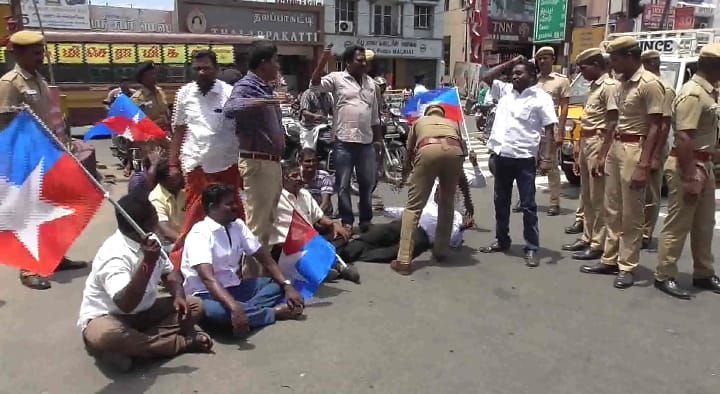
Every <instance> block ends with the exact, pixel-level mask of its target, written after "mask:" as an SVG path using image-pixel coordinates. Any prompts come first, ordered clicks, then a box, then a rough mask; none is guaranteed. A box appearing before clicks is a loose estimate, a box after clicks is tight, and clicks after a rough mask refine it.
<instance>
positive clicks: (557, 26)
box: [533, 0, 568, 44]
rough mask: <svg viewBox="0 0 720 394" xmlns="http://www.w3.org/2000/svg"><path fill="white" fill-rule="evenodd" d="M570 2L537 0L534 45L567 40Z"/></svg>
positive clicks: (566, 0) (564, 0)
mask: <svg viewBox="0 0 720 394" xmlns="http://www.w3.org/2000/svg"><path fill="white" fill-rule="evenodd" d="M567 4H568V0H537V2H536V3H535V30H534V32H533V42H534V43H538V44H541V43H544V42H559V41H564V40H565V30H566V29H567Z"/></svg>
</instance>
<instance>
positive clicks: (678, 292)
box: [655, 279, 692, 300]
mask: <svg viewBox="0 0 720 394" xmlns="http://www.w3.org/2000/svg"><path fill="white" fill-rule="evenodd" d="M655 288H656V289H658V290H660V291H662V292H663V293H665V294H667V295H671V296H673V297H675V298H680V299H682V300H689V299H691V298H692V295H691V294H690V292H689V291H687V290H685V289H683V288H681V287H680V286H678V284H677V282H675V279H668V280H657V279H655Z"/></svg>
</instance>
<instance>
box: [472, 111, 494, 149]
mask: <svg viewBox="0 0 720 394" xmlns="http://www.w3.org/2000/svg"><path fill="white" fill-rule="evenodd" d="M494 122H495V104H489V105H479V106H476V110H475V127H477V130H478V131H479V132H481V133H482V135H483V136H482V138H481V141H482V142H483V143H485V141H486V140H487V136H488V132H489V131H491V130H492V126H493V123H494Z"/></svg>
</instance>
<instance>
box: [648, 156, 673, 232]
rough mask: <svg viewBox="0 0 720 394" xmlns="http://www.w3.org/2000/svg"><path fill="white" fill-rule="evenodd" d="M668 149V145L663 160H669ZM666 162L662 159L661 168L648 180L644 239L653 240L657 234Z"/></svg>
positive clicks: (651, 174) (652, 173)
mask: <svg viewBox="0 0 720 394" xmlns="http://www.w3.org/2000/svg"><path fill="white" fill-rule="evenodd" d="M667 156H668V149H667V144H665V148H664V151H663V159H665V160H666V159H667ZM663 162H664V160H662V159H661V162H660V168H658V169H657V170H655V171H652V172H651V173H650V178H649V179H648V185H647V188H646V190H645V225H644V226H643V238H644V239H651V238H652V236H653V233H654V232H655V226H656V225H657V221H658V216H659V215H660V198H661V194H660V192H661V190H662V180H663V166H662V163H663Z"/></svg>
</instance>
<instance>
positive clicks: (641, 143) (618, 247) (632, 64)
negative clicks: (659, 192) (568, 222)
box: [581, 36, 665, 289]
mask: <svg viewBox="0 0 720 394" xmlns="http://www.w3.org/2000/svg"><path fill="white" fill-rule="evenodd" d="M607 52H608V53H609V54H610V63H611V64H612V68H613V69H614V70H615V72H616V73H618V74H622V78H621V80H620V81H619V82H620V83H619V84H618V87H617V89H616V102H617V103H618V122H617V128H616V132H615V135H614V136H613V137H614V138H613V141H612V144H611V145H610V147H609V151H608V154H607V158H606V159H605V165H604V171H605V174H606V175H607V176H606V178H605V226H606V229H607V234H606V238H605V248H604V249H605V250H604V251H603V256H602V258H601V260H600V262H599V263H597V264H593V265H584V266H583V267H582V268H581V271H582V272H585V273H589V274H606V275H608V274H609V275H615V274H617V277H616V279H615V282H614V285H615V287H616V288H619V289H624V288H627V287H630V286H632V285H633V284H634V283H635V280H634V278H633V271H634V270H635V267H637V265H638V262H639V259H640V245H641V243H642V230H643V225H644V224H645V215H644V209H645V187H646V186H647V184H648V182H649V181H650V167H651V161H652V156H653V150H654V148H655V144H656V142H657V136H658V132H659V130H660V128H661V123H662V113H663V102H664V98H665V90H664V89H663V86H662V85H661V84H660V82H659V80H658V78H657V77H656V76H655V75H654V74H653V73H651V72H649V71H647V70H645V69H644V68H643V67H642V64H641V63H640V54H641V52H642V51H641V49H640V47H639V46H638V43H637V40H635V38H633V37H629V36H622V37H618V38H616V39H614V40H612V41H611V42H610V43H609V44H608V47H607ZM586 214H587V212H586Z"/></svg>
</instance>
